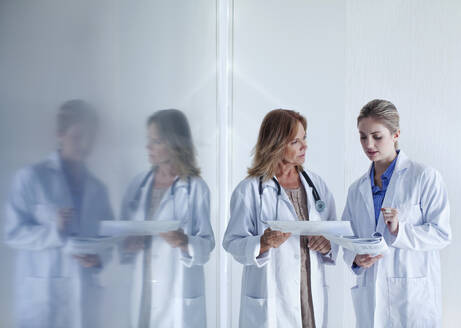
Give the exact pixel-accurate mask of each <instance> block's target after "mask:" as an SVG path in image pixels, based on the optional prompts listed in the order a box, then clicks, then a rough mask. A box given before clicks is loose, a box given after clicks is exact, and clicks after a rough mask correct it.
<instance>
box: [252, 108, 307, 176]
mask: <svg viewBox="0 0 461 328" xmlns="http://www.w3.org/2000/svg"><path fill="white" fill-rule="evenodd" d="M298 122H299V123H301V124H302V126H303V127H304V130H306V128H307V121H306V118H305V117H304V116H302V115H301V114H299V113H298V112H295V111H293V110H289V109H274V110H271V111H270V112H269V113H267V114H266V116H265V117H264V120H263V122H262V124H261V127H260V128H259V135H258V141H257V143H256V146H255V147H254V148H253V152H252V153H253V163H252V165H251V167H250V168H248V177H260V176H262V177H263V180H268V179H271V178H272V177H273V176H274V175H275V173H276V170H277V166H278V164H279V163H280V161H282V159H283V156H284V155H285V152H286V146H287V145H288V143H289V142H290V141H291V140H293V138H295V136H296V132H297V126H298ZM296 169H297V170H298V171H300V170H302V167H301V166H297V167H296Z"/></svg>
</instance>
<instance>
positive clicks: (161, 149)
mask: <svg viewBox="0 0 461 328" xmlns="http://www.w3.org/2000/svg"><path fill="white" fill-rule="evenodd" d="M147 135H148V142H147V146H146V148H147V151H148V156H149V162H150V164H152V168H151V169H150V170H149V171H148V172H144V173H141V174H140V175H138V176H137V177H135V178H134V180H133V181H132V183H131V184H130V186H129V187H128V190H127V192H126V194H125V197H124V200H123V206H122V219H124V220H139V221H144V220H167V221H172V220H175V221H180V222H181V223H180V229H178V230H176V231H170V232H167V233H162V234H160V236H158V235H156V236H146V237H144V236H142V237H129V238H127V239H126V240H125V244H124V246H123V252H122V257H123V260H124V262H126V263H131V264H132V265H133V271H132V273H133V275H132V278H133V279H132V283H133V287H132V295H131V306H130V307H131V311H130V312H131V315H130V316H131V327H133V328H134V327H136V328H138V327H172V328H180V327H191V328H192V327H206V306H205V276H204V271H203V265H204V264H205V263H206V262H207V261H208V259H209V257H210V253H211V251H212V250H213V248H214V237H213V230H212V228H211V224H210V192H209V189H208V186H207V184H206V183H205V181H204V180H203V179H202V178H201V177H200V175H199V174H200V171H199V169H198V168H197V165H196V161H195V150H194V146H193V143H192V136H191V131H190V128H189V124H188V122H187V119H186V116H185V115H184V114H183V113H182V112H181V111H179V110H176V109H167V110H161V111H158V112H156V113H154V114H153V115H152V116H151V117H149V119H148V122H147Z"/></svg>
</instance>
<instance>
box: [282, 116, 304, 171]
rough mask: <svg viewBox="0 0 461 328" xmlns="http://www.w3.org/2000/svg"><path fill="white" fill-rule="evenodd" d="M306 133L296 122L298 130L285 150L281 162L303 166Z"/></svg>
mask: <svg viewBox="0 0 461 328" xmlns="http://www.w3.org/2000/svg"><path fill="white" fill-rule="evenodd" d="M306 149H307V143H306V131H305V130H304V127H303V125H302V124H301V123H300V122H298V129H297V132H296V135H295V138H294V139H293V140H290V142H289V143H288V145H287V146H286V149H285V156H284V158H283V162H284V163H285V164H294V165H303V163H304V159H305V156H306Z"/></svg>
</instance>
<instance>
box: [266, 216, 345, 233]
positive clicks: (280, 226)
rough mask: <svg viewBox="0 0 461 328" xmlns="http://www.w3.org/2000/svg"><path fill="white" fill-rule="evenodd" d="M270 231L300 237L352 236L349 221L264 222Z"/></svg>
mask: <svg viewBox="0 0 461 328" xmlns="http://www.w3.org/2000/svg"><path fill="white" fill-rule="evenodd" d="M266 223H267V224H268V225H269V227H270V228H271V229H272V230H278V231H282V232H291V233H292V234H294V235H300V236H319V235H322V236H324V235H337V236H353V235H354V233H353V231H352V228H351V223H350V222H349V221H288V220H286V221H285V220H276V221H266Z"/></svg>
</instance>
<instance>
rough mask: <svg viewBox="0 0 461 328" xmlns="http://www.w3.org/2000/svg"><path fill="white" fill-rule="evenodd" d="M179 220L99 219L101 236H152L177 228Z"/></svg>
mask: <svg viewBox="0 0 461 328" xmlns="http://www.w3.org/2000/svg"><path fill="white" fill-rule="evenodd" d="M180 223H181V222H180V221H172V220H170V221H166V220H164V221H161V220H159V221H128V220H119V221H101V222H100V225H99V234H100V235H101V236H153V235H157V234H159V233H162V232H168V231H173V230H178V229H179V225H180Z"/></svg>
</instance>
